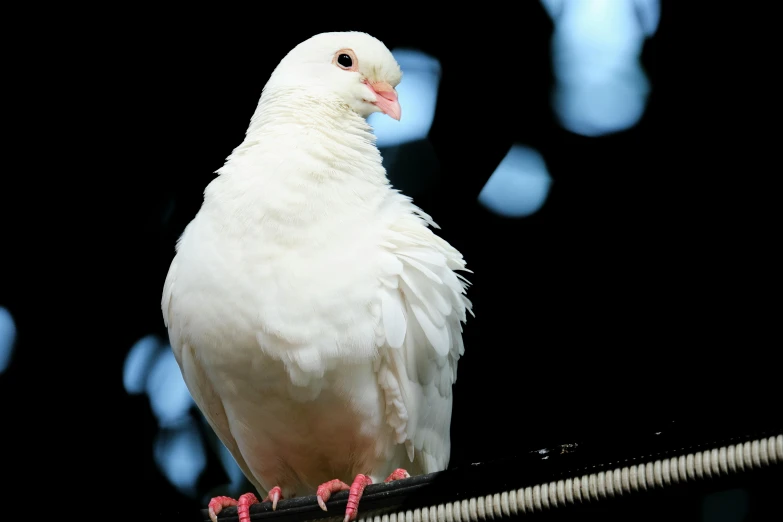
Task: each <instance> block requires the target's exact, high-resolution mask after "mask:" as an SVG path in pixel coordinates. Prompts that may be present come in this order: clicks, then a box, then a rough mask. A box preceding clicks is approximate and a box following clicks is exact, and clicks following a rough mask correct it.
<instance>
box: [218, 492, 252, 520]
mask: <svg viewBox="0 0 783 522" xmlns="http://www.w3.org/2000/svg"><path fill="white" fill-rule="evenodd" d="M257 502H258V499H257V498H256V496H255V495H254V494H252V493H245V494H244V495H241V496H240V497H239V500H234V499H233V498H231V497H214V498H213V499H212V500H210V501H209V518H210V519H211V520H212V522H217V516H218V513H220V512H221V511H222V510H223V508H224V507H229V506H236V507H237V515H238V516H239V522H250V506H251V505H253V504H255V503H257Z"/></svg>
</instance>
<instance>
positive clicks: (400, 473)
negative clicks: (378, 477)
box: [384, 468, 411, 482]
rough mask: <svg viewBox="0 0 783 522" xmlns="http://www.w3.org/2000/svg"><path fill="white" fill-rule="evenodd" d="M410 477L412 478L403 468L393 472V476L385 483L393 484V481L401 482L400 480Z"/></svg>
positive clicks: (387, 478)
mask: <svg viewBox="0 0 783 522" xmlns="http://www.w3.org/2000/svg"><path fill="white" fill-rule="evenodd" d="M410 477H411V475H410V473H408V472H407V471H405V470H404V469H402V468H397V469H395V470H394V471H392V474H391V475H389V476H388V477H386V480H384V482H391V481H392V480H400V479H406V478H410Z"/></svg>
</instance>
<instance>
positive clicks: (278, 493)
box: [263, 486, 283, 511]
mask: <svg viewBox="0 0 783 522" xmlns="http://www.w3.org/2000/svg"><path fill="white" fill-rule="evenodd" d="M281 498H283V491H282V490H281V489H280V486H275V487H273V488H272V489H270V490H269V494H268V495H267V496H266V498H265V499H264V500H263V502H269V501H270V500H271V501H272V511H275V510H276V509H277V503H278V502H279V501H280V499H281Z"/></svg>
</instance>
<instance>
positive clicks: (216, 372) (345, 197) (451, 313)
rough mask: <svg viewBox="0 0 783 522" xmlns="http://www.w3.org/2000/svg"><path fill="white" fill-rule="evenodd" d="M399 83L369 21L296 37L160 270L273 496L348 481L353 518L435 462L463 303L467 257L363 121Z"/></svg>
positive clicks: (224, 417)
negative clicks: (400, 179)
mask: <svg viewBox="0 0 783 522" xmlns="http://www.w3.org/2000/svg"><path fill="white" fill-rule="evenodd" d="M401 78H402V73H401V71H400V67H399V65H398V64H397V62H396V61H395V59H394V57H393V56H392V54H391V52H389V50H388V49H387V48H386V46H385V45H384V44H383V43H381V42H380V41H379V40H377V39H375V38H373V37H372V36H370V35H367V34H364V33H360V32H338V33H323V34H319V35H316V36H314V37H312V38H310V39H308V40H306V41H304V42H303V43H301V44H299V45H298V46H296V47H295V48H294V49H293V50H292V51H291V52H289V53H288V55H287V56H285V58H284V59H283V60H282V61H281V62H280V64H279V65H278V66H277V68H276V69H275V70H274V72H273V73H272V75H271V77H270V78H269V81H268V82H267V84H266V86H265V87H264V90H263V93H262V95H261V99H260V101H259V103H258V107H257V109H256V111H255V113H254V114H253V117H252V119H251V122H250V125H249V128H248V130H247V133H246V136H245V139H244V141H243V142H242V143H241V144H240V145H239V146H238V147H237V148H236V149H234V151H233V152H232V153H231V155H230V156H229V157H228V158H227V160H226V162H225V164H224V166H223V167H221V168H220V169H219V170H218V171H217V173H218V174H219V176H218V177H217V178H215V180H214V181H212V182H211V183H210V184H209V186H207V188H206V190H205V191H204V201H203V204H202V206H201V209H200V210H199V212H198V214H197V215H196V216H195V218H194V219H193V221H191V222H190V224H189V225H188V226H187V228H186V229H185V231H184V233H183V234H182V236H181V237H180V239H179V241H178V243H177V248H176V255H175V257H174V259H173V261H172V263H171V267H170V269H169V272H168V276H167V277H166V282H165V285H164V288H163V298H162V303H161V305H162V310H163V316H164V321H165V323H166V326H167V327H168V331H169V338H170V340H171V346H172V349H173V350H174V354H175V355H176V358H177V362H178V363H179V366H180V369H181V370H182V375H183V377H184V379H185V382H186V383H187V386H188V389H189V390H190V393H191V395H192V396H193V399H194V400H195V402H196V404H197V405H198V407H199V408H200V409H201V411H202V412H203V413H204V415H205V417H206V418H207V420H208V421H209V423H210V425H211V426H212V428H213V429H214V430H215V432H216V433H217V435H218V436H219V437H220V439H221V440H222V441H223V443H224V444H225V445H226V447H227V448H228V449H229V451H230V452H231V454H232V455H233V456H234V458H235V459H236V461H237V463H238V464H239V467H240V468H242V471H243V472H244V474H245V475H246V476H247V478H248V479H249V480H250V482H251V483H252V484H253V485H254V486H255V487H256V488H257V489H258V491H259V493H262V494H263V493H265V492H266V493H268V494H267V496H266V498H265V499H264V501H268V500H271V502H272V506H273V509H274V508H276V507H277V502H278V500H280V499H282V498H290V497H294V496H297V495H309V494H312V493H313V491H315V492H316V493H317V496H318V503H319V504H320V506H321V508H322V509H324V510H326V509H327V508H326V504H325V501H327V500H328V499H329V497H330V495H331V494H332V493H334V492H337V491H342V490H346V489H348V490H350V493H349V495H350V497H349V501H348V508H347V510H346V513H345V520H346V521H349V520H353V519H355V518H356V516H357V509H358V503H359V499H360V498H361V494H362V492H363V490H364V488H365V487H366V485H367V484H370V483H372V482H377V481H379V480H384V479H385V480H386V481H387V482H388V481H390V480H396V479H399V478H403V477H408V476H410V475H417V474H422V473H430V472H434V471H440V470H443V469H445V468H446V466H447V465H448V461H449V451H450V440H449V426H450V423H451V407H452V385H453V383H454V382H455V380H456V376H457V360H458V359H459V357H460V356H461V355H462V354H463V351H464V348H463V343H462V323H463V322H464V321H465V318H466V316H465V314H466V311H471V303H470V301H469V300H468V299H467V298H466V297H465V293H466V289H467V286H468V284H469V283H468V282H467V280H466V279H464V278H463V277H462V276H461V275H458V274H457V273H456V272H455V271H458V270H462V271H468V272H469V270H466V268H465V262H464V260H463V257H462V255H461V254H460V253H459V252H458V251H457V250H455V249H454V248H453V247H452V246H451V245H449V244H448V243H447V242H446V241H444V240H443V239H441V238H440V237H438V236H436V235H435V234H434V233H433V232H432V230H431V229H430V228H428V226H431V227H435V228H437V225H435V223H434V222H433V221H432V220H431V218H430V217H429V216H428V215H427V214H425V213H424V212H422V211H421V210H420V209H419V208H417V207H416V206H415V205H414V204H413V203H412V202H411V199H410V198H408V197H406V196H404V195H402V194H401V193H400V192H399V191H397V190H394V189H393V188H392V187H391V186H390V184H389V181H388V179H387V177H386V171H385V169H384V168H383V166H382V164H381V155H380V153H379V151H378V148H377V147H376V146H375V136H374V135H373V134H372V129H371V127H370V126H369V125H368V123H367V121H366V117H367V116H369V115H370V114H372V113H373V112H379V111H380V112H383V113H385V114H387V115H389V116H391V117H392V118H394V119H397V120H399V118H400V113H401V110H400V105H399V102H398V100H397V92H396V91H395V89H394V88H395V87H396V86H397V85H398V84H399V82H400V80H401ZM471 313H472V312H471ZM403 468H404V469H403ZM406 470H407V471H406ZM343 481H348V482H343ZM351 481H352V482H351ZM349 483H351V484H352V485H351V486H349V485H348V484H349ZM256 502H258V500H257V498H256V496H255V495H254V494H253V493H246V494H244V495H242V496H240V497H239V499H238V500H234V499H232V498H228V497H216V498H214V499H212V500H211V502H210V503H209V512H210V517H211V518H212V520H213V521H214V520H216V519H217V513H219V512H220V510H221V509H222V508H224V507H226V506H230V505H235V506H237V508H238V511H239V518H240V520H242V521H243V522H246V521H248V520H249V518H250V515H249V506H250V505H251V504H253V503H256Z"/></svg>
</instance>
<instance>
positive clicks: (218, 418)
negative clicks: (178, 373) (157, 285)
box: [161, 259, 267, 495]
mask: <svg viewBox="0 0 783 522" xmlns="http://www.w3.org/2000/svg"><path fill="white" fill-rule="evenodd" d="M176 278H177V261H176V259H174V261H173V262H172V263H171V267H170V268H169V273H168V275H167V276H166V282H165V283H164V285H163V299H162V301H161V308H162V310H163V322H164V324H165V325H166V327H168V329H169V341H170V343H171V349H172V350H173V352H174V356H175V357H176V358H177V362H178V363H179V367H180V369H181V370H182V378H183V379H184V380H185V384H186V385H187V387H188V391H190V395H191V397H193V401H194V402H195V403H196V405H197V406H198V408H199V410H200V411H201V413H203V414H204V417H205V418H206V419H207V422H209V425H210V426H211V427H212V429H213V430H214V431H215V433H216V434H217V436H218V437H219V438H220V440H221V442H223V444H224V445H225V446H226V448H227V449H228V451H229V452H230V453H231V455H232V456H233V457H234V460H235V461H236V463H237V464H238V465H239V468H240V469H241V470H242V473H244V474H245V476H246V477H247V478H248V480H250V482H251V483H252V484H253V486H255V488H256V489H257V490H258V492H259V493H260V494H261V495H266V494H267V491H265V490H264V489H263V488H262V487H261V485H260V484H259V483H258V481H257V480H256V479H255V477H254V476H253V474H252V473H251V472H250V469H249V468H248V466H247V464H246V463H245V460H244V458H243V457H242V454H241V453H240V451H239V447H238V446H237V443H236V440H234V436H233V435H232V434H231V430H230V428H229V425H228V418H227V417H226V411H225V409H224V408H223V401H222V400H221V399H220V397H219V396H218V395H217V393H215V390H214V388H213V386H212V383H211V382H210V380H209V377H208V376H207V374H206V373H205V372H204V370H203V368H202V367H201V364H200V363H199V360H198V358H196V357H193V350H192V349H191V347H190V346H189V345H188V344H187V343H182V342H181V340H180V336H179V331H178V330H177V329H176V328H174V327H173V326H172V325H171V316H170V313H171V296H172V292H173V291H174V285H175V284H176Z"/></svg>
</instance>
